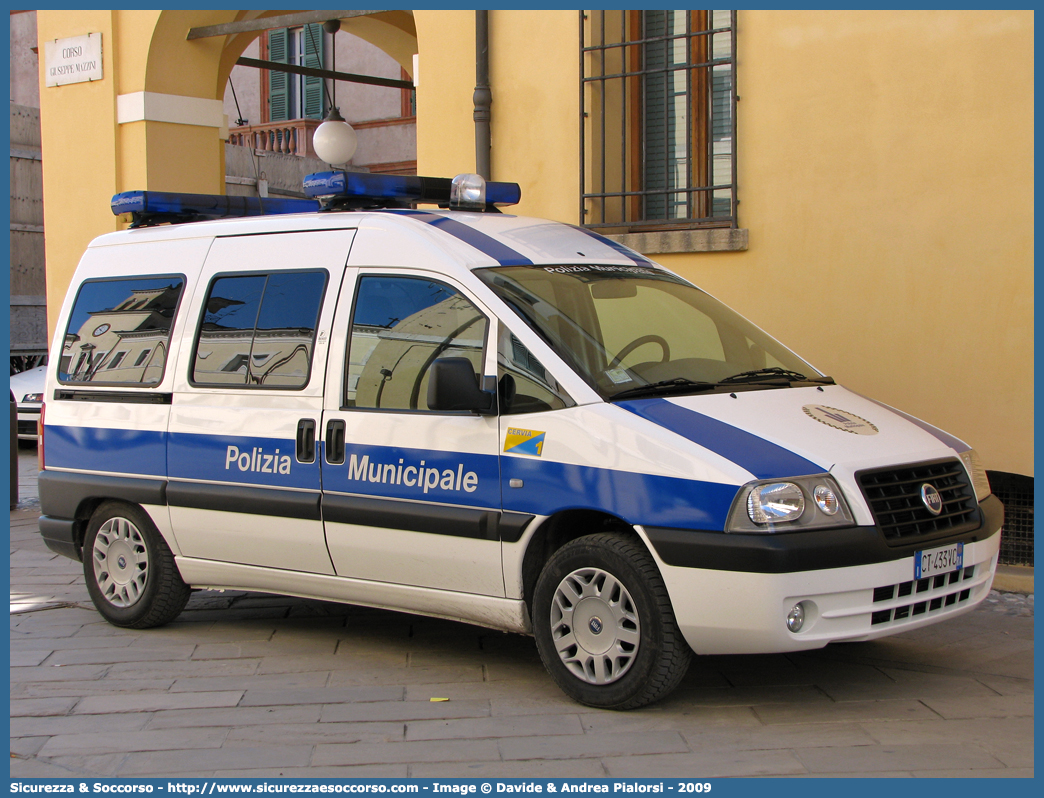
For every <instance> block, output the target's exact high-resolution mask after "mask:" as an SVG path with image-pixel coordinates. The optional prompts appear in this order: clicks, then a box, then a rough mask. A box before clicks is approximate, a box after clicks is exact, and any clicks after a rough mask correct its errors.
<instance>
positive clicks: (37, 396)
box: [22, 393, 43, 404]
mask: <svg viewBox="0 0 1044 798" xmlns="http://www.w3.org/2000/svg"><path fill="white" fill-rule="evenodd" d="M22 401H23V402H27V403H33V402H35V403H36V404H39V403H40V402H42V401H43V394H42V393H27V394H26V395H25V396H23V397H22Z"/></svg>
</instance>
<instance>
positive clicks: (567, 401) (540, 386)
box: [497, 324, 576, 416]
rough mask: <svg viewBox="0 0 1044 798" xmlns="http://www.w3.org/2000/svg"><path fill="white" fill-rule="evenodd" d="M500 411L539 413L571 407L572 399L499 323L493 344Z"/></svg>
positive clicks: (502, 413)
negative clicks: (496, 341)
mask: <svg viewBox="0 0 1044 798" xmlns="http://www.w3.org/2000/svg"><path fill="white" fill-rule="evenodd" d="M497 385H498V388H499V393H500V414H501V415H504V416H510V415H517V414H519V413H542V412H544V411H546V410H561V409H562V408H564V407H573V406H574V405H575V404H576V402H574V401H573V400H572V398H570V396H569V394H568V393H566V391H565V388H563V387H562V386H561V385H559V384H558V380H556V379H555V378H554V377H553V376H551V374H550V372H548V370H547V369H545V368H544V366H543V364H542V363H541V362H540V361H539V360H537V359H536V357H535V356H534V355H533V353H532V352H530V351H529V348H528V347H527V346H526V345H525V344H523V343H522V342H521V341H520V340H518V338H516V337H515V335H514V334H513V333H512V332H511V331H510V330H509V329H508V328H507V327H506V326H504V325H503V324H501V325H500V345H499V346H498V347H497Z"/></svg>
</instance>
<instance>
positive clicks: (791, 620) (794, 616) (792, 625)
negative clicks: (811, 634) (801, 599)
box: [787, 604, 805, 632]
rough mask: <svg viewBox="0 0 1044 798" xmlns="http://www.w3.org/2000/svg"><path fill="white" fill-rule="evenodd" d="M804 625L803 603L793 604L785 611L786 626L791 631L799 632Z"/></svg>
mask: <svg viewBox="0 0 1044 798" xmlns="http://www.w3.org/2000/svg"><path fill="white" fill-rule="evenodd" d="M804 625H805V607H804V605H803V604H795V605H794V606H793V608H791V610H790V612H788V613H787V628H788V629H789V630H790V631H792V632H800V631H801V627H802V626H804Z"/></svg>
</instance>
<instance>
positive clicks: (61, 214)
mask: <svg viewBox="0 0 1044 798" xmlns="http://www.w3.org/2000/svg"><path fill="white" fill-rule="evenodd" d="M38 13H39V16H38V25H39V38H40V52H41V54H42V53H43V52H44V43H45V42H46V41H48V40H54V39H61V38H64V37H71V36H79V35H83V34H86V33H91V32H100V33H101V34H102V40H103V70H104V75H103V78H102V79H101V80H98V81H94V82H90V83H78V84H72V85H67V86H52V87H47V86H45V85H44V75H43V74H41V92H40V94H41V121H42V135H43V163H44V197H45V227H46V230H47V268H48V272H47V285H48V307H49V314H50V316H49V321H50V325H51V334H52V335H53V334H54V324H55V318H54V314H55V313H57V309H58V308H59V307H60V304H61V300H62V297H63V295H64V293H65V290H66V288H67V286H68V284H69V281H70V278H71V275H72V271H73V269H74V268H75V265H76V262H77V261H78V259H79V256H80V254H81V252H82V251H83V248H84V247H85V246H86V244H87V242H88V241H89V240H90V239H91V238H93V237H94V236H96V235H99V234H101V233H105V232H108V231H111V230H113V229H117V228H119V227H120V226H122V223H121V221H120V220H119V219H118V218H117V217H114V216H112V214H111V212H110V211H109V198H110V197H111V195H112V194H114V193H116V192H119V191H125V190H131V189H153V190H164V191H191V192H205V193H219V192H220V191H221V190H222V188H221V187H222V185H223V180H224V163H223V140H224V136H226V135H227V129H226V127H225V124H226V123H225V121H224V120H223V118H222V117H221V115H220V113H217V114H215V113H214V107H215V105H214V104H215V103H216V104H217V105H220V101H221V98H222V96H223V93H224V85H225V82H226V80H227V76H228V72H229V71H230V70H231V68H232V65H233V64H234V63H235V60H236V58H238V57H239V54H240V53H241V52H242V50H243V48H245V47H246V45H247V43H248V42H249V41H251V40H252V39H253V38H254V37H255V36H256V35H258V34H256V33H240V34H227V35H222V36H211V37H207V38H198V39H192V40H190V39H188V38H187V35H188V31H189V30H190V29H192V28H198V27H201V26H211V25H218V24H223V23H227V22H233V21H237V20H247V19H252V18H256V17H258V16H260V15H261V14H260V13H259V12H248V11H240V12H235V11H175V12H167V11H164V12H160V11H71V10H63V11H61V12H48V11H40V12H38ZM264 13H265V15H276V14H279V13H286V12H264ZM344 24H345V25H346V27H347V26H354V27H351V28H350V29H351V30H352V32H353V33H355V34H356V35H359V36H361V37H362V38H365V39H367V40H368V41H371V42H372V43H374V44H377V45H378V46H380V47H382V49H385V50H386V51H387V52H388V53H389V54H391V55H392V56H393V57H395V58H396V59H397V60H398V61H399V62H400V63H401V64H402V65H403V67H404V68H406V69H407V70H408V71H410V72H411V74H412V72H413V64H414V61H413V58H412V56H413V55H414V54H415V53H416V54H417V59H416V64H417V69H416V74H415V75H414V78H415V79H416V82H417V120H418V122H417V125H418V127H417V130H418V133H417V154H418V172H419V173H420V174H430V175H453V174H456V173H459V172H465V171H473V170H474V169H475V126H474V121H473V117H472V113H473V107H474V106H473V100H472V97H473V93H474V90H475V80H476V78H475V60H474V53H475V14H474V12H471V11H416V12H413V13H407V12H388V13H387V14H386V15H380V16H378V17H364V18H359V19H353V20H346V21H345V23H344ZM489 29H490V40H489V58H490V85H491V89H492V95H493V104H492V149H491V152H492V157H491V163H492V177H493V179H499V180H511V181H517V182H518V183H520V184H521V186H522V203H521V204H520V205H519V206H518V209H517V210H518V212H519V213H521V214H526V215H532V216H542V217H548V218H552V219H557V220H560V221H564V222H568V223H572V224H579V223H581V219H580V207H581V204H580V194H581V155H580V153H581V136H582V130H584V125H585V124H589V123H588V122H585V121H584V120H583V117H582V113H583V112H584V111H585V110H586V111H590V110H591V109H590V108H581V104H582V100H581V97H582V91H581V70H582V69H583V68H584V67H583V60H582V58H581V16H580V14H579V13H578V12H576V11H491V12H489ZM735 43H736V61H735V79H736V94H737V95H738V97H739V100H738V102H737V103H736V116H735V124H736V127H735V135H734V140H733V146H734V147H735V152H736V164H737V169H736V178H737V198H738V199H739V205H738V210H737V212H736V217H737V220H736V224H735V225H734V226H732V227H729V228H727V229H723V228H721V227H720V226H717V227H714V226H712V227H711V229H704V228H701V227H700V226H699V225H694V226H692V227H694V228H695V229H691V230H690V229H686V228H685V226H684V225H682V226H681V227H682V228H683V229H682V230H681V231H674V232H673V234H672V235H667V236H648V235H646V236H634V235H626V231H620V230H618V231H616V232H617V233H621V232H622V233H624V235H621V237H620V240H623V241H625V242H627V243H629V244H631V243H633V244H636V245H638V246H639V248H641V249H643V250H644V251H645V252H646V254H649V255H650V257H652V258H653V259H654V260H657V261H658V262H660V263H662V264H664V265H665V266H667V267H669V268H671V269H673V270H675V271H677V272H679V273H680V274H682V275H684V276H685V277H687V278H688V279H690V280H692V281H693V282H694V283H696V284H697V285H699V286H701V287H702V288H704V289H706V290H708V291H709V292H710V293H712V294H714V295H715V296H717V297H718V298H719V299H722V300H723V301H725V302H726V303H728V304H729V305H731V306H732V307H734V308H736V309H737V310H738V311H740V312H741V313H743V314H744V315H746V316H747V317H748V318H750V319H752V320H753V321H754V322H755V323H757V324H758V325H759V326H761V327H763V328H764V329H766V330H767V331H768V332H770V333H771V334H772V335H774V336H775V337H777V338H779V339H780V340H781V341H783V342H784V343H785V344H786V345H788V346H789V347H791V348H792V349H794V350H795V351H796V352H798V353H800V354H801V355H802V356H803V357H805V358H806V359H808V360H809V361H811V362H812V363H813V364H815V365H816V367H817V368H819V369H821V370H822V371H824V372H825V373H827V374H830V375H832V376H833V377H835V378H836V379H837V380H838V381H839V382H841V383H842V384H844V385H846V386H848V387H849V388H852V389H854V390H856V391H859V392H862V393H865V394H867V395H869V396H872V397H874V398H876V399H878V400H880V401H883V402H885V403H887V404H890V405H893V406H895V407H897V408H899V409H902V410H904V411H906V412H908V413H911V414H913V415H915V416H918V417H920V418H923V419H925V420H926V421H929V422H931V423H933V424H936V425H937V426H939V427H941V428H943V429H945V430H947V431H949V432H952V433H954V434H956V435H958V436H959V437H961V438H962V439H964V440H966V441H968V442H969V443H970V444H971V445H973V446H974V447H976V449H978V450H979V452H980V453H981V455H982V458H983V461H984V464H985V466H986V468H987V469H990V470H994V471H1003V472H1010V473H1014V474H1022V475H1027V476H1032V475H1033V451H1034V449H1033V354H1034V352H1033V182H1034V181H1033V167H1034V164H1033V140H1034V131H1033V89H1034V86H1033V44H1034V41H1033V14H1032V12H1030V11H903V12H891V11H888V12H886V11H741V12H738V14H737V16H736V30H735ZM41 60H42V61H43V59H41ZM41 70H42V72H43V71H45V70H46V64H45V63H41ZM606 149H607V151H608V145H607V147H606ZM585 153H586V154H585V158H590V148H587V149H585ZM585 166H586V167H587V172H588V174H590V171H591V165H590V163H587V162H585Z"/></svg>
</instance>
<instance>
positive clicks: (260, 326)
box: [192, 271, 327, 388]
mask: <svg viewBox="0 0 1044 798" xmlns="http://www.w3.org/2000/svg"><path fill="white" fill-rule="evenodd" d="M326 277H327V275H326V272H325V271H322V272H320V271H316V272H276V273H272V274H239V275H230V276H227V277H218V278H216V279H215V280H214V282H213V283H211V286H210V291H209V292H208V294H207V301H206V304H205V306H204V312H203V319H202V323H201V324H200V329H199V332H198V335H197V343H196V354H195V358H194V361H193V366H192V381H193V383H194V384H196V385H223V386H241V387H248V386H249V387H257V388H303V387H304V386H305V385H307V384H308V377H309V373H310V370H311V364H312V350H313V347H314V343H315V330H316V326H317V325H318V322H319V311H320V309H321V308H322V305H323V295H324V293H325V290H326Z"/></svg>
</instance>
